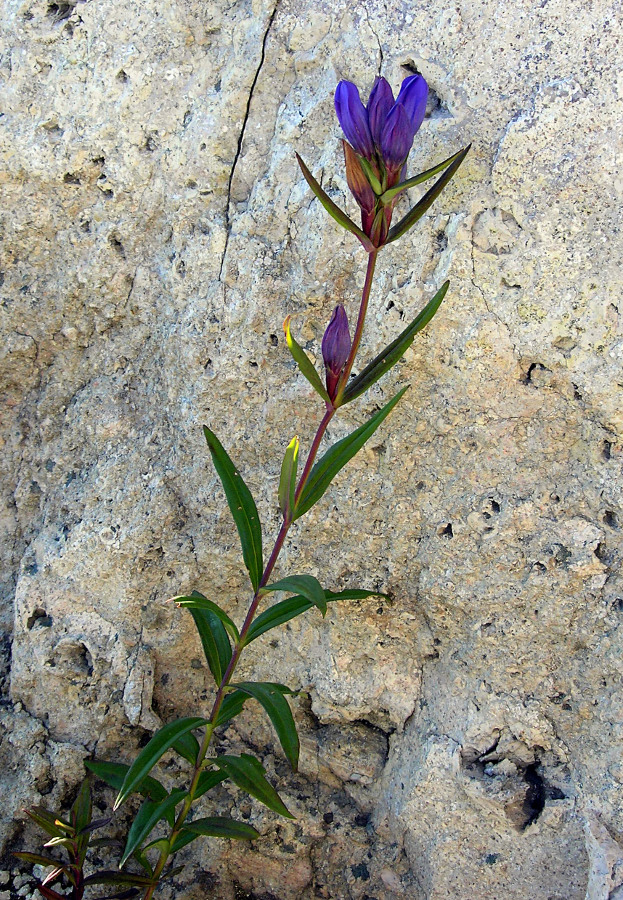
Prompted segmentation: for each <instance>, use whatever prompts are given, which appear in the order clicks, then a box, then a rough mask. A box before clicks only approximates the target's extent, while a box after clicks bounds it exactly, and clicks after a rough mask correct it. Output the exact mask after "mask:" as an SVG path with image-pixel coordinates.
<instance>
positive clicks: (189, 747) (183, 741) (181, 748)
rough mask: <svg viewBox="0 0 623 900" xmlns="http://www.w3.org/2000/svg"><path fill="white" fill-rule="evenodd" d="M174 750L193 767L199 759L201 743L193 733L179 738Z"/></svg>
mask: <svg viewBox="0 0 623 900" xmlns="http://www.w3.org/2000/svg"><path fill="white" fill-rule="evenodd" d="M173 749H174V750H175V752H176V753H179V755H180V756H181V757H183V759H185V760H187V761H188V762H189V763H190V764H191V765H192V766H194V765H195V763H196V762H197V757H198V756H199V741H198V740H197V738H196V737H195V735H194V734H193V733H192V732H191V731H189V732H187V733H186V734H183V735H182V736H181V737H179V738H178V739H177V740H176V742H175V743H174V744H173Z"/></svg>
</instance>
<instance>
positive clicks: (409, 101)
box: [396, 75, 428, 137]
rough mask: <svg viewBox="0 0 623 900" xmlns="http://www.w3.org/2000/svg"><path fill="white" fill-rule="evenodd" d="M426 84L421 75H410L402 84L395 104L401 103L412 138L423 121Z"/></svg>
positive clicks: (426, 91)
mask: <svg viewBox="0 0 623 900" xmlns="http://www.w3.org/2000/svg"><path fill="white" fill-rule="evenodd" d="M427 97H428V84H427V83H426V81H425V80H424V78H422V76H421V75H410V76H409V77H408V78H405V80H404V81H403V82H402V85H401V86H400V93H399V94H398V97H397V98H396V103H402V105H403V106H404V108H405V111H406V113H407V116H408V117H409V121H410V122H411V127H412V128H413V137H415V134H416V132H417V131H418V130H419V128H420V125H421V124H422V122H423V121H424V114H425V112H426V99H427Z"/></svg>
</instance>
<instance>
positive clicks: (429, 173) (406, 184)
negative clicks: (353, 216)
mask: <svg viewBox="0 0 623 900" xmlns="http://www.w3.org/2000/svg"><path fill="white" fill-rule="evenodd" d="M467 149H468V150H469V147H468V148H467ZM461 153H463V154H465V153H466V151H465V150H459V151H458V153H454V154H453V155H452V156H449V157H448V158H447V159H444V161H443V162H440V163H437V165H436V166H433V167H432V169H427V170H426V171H425V172H420V174H419V175H414V176H413V178H407V180H406V181H403V182H402V183H401V184H397V185H396V186H395V187H393V188H389V190H387V191H385V193H384V194H383V195H382V197H381V198H380V200H381V203H385V204H387V203H389V202H390V200H393V199H394V197H397V196H398V194H400V193H402V191H406V190H408V188H412V187H416V185H418V184H422V182H423V181H428V179H429V178H432V177H433V175H437V173H438V172H443V170H444V169H446V168H447V167H448V166H449V165H450V164H451V163H453V162H454V160H455V159H457V158H458V157H459V156H460V155H461Z"/></svg>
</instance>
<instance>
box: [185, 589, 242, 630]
mask: <svg viewBox="0 0 623 900" xmlns="http://www.w3.org/2000/svg"><path fill="white" fill-rule="evenodd" d="M171 601H172V602H173V603H177V605H178V606H183V607H184V608H185V609H207V610H209V611H210V612H211V613H213V614H214V615H215V616H216V618H217V619H220V621H221V622H222V623H223V626H224V627H225V630H226V631H227V633H228V634H229V635H230V637H231V638H232V640H233V641H235V642H237V641H238V640H239V638H240V635H239V634H238V629H237V628H236V626H235V624H234V623H233V622H232V620H231V619H230V618H229V616H228V615H227V613H226V612H224V611H223V610H222V609H221V607H220V606H219V605H218V604H217V603H214V601H213V600H208V598H207V597H204V595H203V594H200V593H199V591H193V593H192V594H191V595H190V596H188V595H185V594H184V595H182V594H180V595H179V596H178V597H171Z"/></svg>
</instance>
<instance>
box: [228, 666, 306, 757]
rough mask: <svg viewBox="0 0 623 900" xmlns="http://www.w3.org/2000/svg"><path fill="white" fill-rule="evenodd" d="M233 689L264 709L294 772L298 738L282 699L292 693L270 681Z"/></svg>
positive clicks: (244, 683)
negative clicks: (244, 694)
mask: <svg viewBox="0 0 623 900" xmlns="http://www.w3.org/2000/svg"><path fill="white" fill-rule="evenodd" d="M234 687H237V688H238V689H239V690H241V691H244V693H246V694H249V695H250V696H251V697H253V698H254V700H257V701H258V703H260V704H261V705H262V706H263V707H264V710H265V711H266V714H267V715H268V718H269V719H270V721H271V722H272V723H273V727H274V729H275V731H276V732H277V737H278V738H279V741H280V743H281V746H282V747H283V752H284V753H285V755H286V758H287V760H288V762H289V763H290V765H291V766H292V769H293V770H294V771H295V772H296V770H297V768H298V764H299V751H300V744H299V736H298V734H297V732H296V725H295V724H294V718H293V716H292V710H291V709H290V706H289V704H288V701H287V700H286V698H285V697H284V694H286V693H287V694H293V693H294V691H291V690H290V689H289V688H287V687H285V685H283V684H275V683H274V682H270V681H266V682H253V681H243V682H241V683H239V684H236V685H234Z"/></svg>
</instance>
